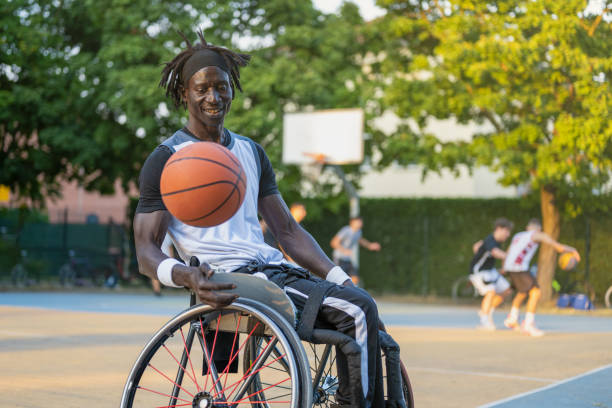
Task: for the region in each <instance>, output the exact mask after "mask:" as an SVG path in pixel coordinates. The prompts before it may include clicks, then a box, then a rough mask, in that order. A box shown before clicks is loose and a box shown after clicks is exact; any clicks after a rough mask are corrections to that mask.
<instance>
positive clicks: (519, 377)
mask: <svg viewBox="0 0 612 408" xmlns="http://www.w3.org/2000/svg"><path fill="white" fill-rule="evenodd" d="M406 368H407V369H408V372H410V371H425V372H429V373H440V374H465V375H475V376H479V377H493V378H505V379H508V380H522V381H537V382H545V383H554V382H555V381H558V380H554V379H552V378H539V377H525V376H522V375H512V374H501V373H486V372H482V371H464V370H451V369H446V368H426V367H412V366H408V367H406Z"/></svg>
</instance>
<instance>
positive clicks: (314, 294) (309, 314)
mask: <svg viewBox="0 0 612 408" xmlns="http://www.w3.org/2000/svg"><path fill="white" fill-rule="evenodd" d="M334 286H335V283H331V282H328V281H324V280H322V281H320V282H318V283H317V284H316V285H315V287H314V288H313V289H312V291H311V292H310V293H309V294H308V300H307V301H306V304H305V305H304V309H303V310H302V317H301V318H300V322H299V323H298V329H297V333H298V335H299V336H300V338H301V339H302V340H306V341H311V340H312V331H313V330H314V324H315V320H316V319H317V315H318V314H319V309H321V304H323V299H325V296H326V295H327V293H328V292H329V291H330V290H331V289H332V288H333V287H334Z"/></svg>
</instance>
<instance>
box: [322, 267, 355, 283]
mask: <svg viewBox="0 0 612 408" xmlns="http://www.w3.org/2000/svg"><path fill="white" fill-rule="evenodd" d="M349 279H351V277H350V276H348V275H347V274H346V272H344V271H343V270H342V268H341V267H339V266H334V267H333V268H331V269H330V270H329V272H327V276H326V277H325V280H326V281H328V282H333V283H335V284H337V285H342V284H343V283H344V282H346V281H347V280H349Z"/></svg>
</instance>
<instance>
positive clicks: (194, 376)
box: [180, 327, 201, 392]
mask: <svg viewBox="0 0 612 408" xmlns="http://www.w3.org/2000/svg"><path fill="white" fill-rule="evenodd" d="M180 330H181V338H182V339H183V346H185V352H186V353H187V361H189V366H190V367H191V372H192V373H193V378H194V379H195V378H196V375H195V371H194V369H193V364H191V356H190V355H189V350H188V349H187V343H186V342H185V335H184V333H183V328H182V327H181V329H180ZM190 346H191V345H190ZM195 384H196V388H197V389H198V392H200V391H201V389H200V385H199V384H198V382H197V381H196V382H195Z"/></svg>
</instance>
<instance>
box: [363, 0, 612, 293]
mask: <svg viewBox="0 0 612 408" xmlns="http://www.w3.org/2000/svg"><path fill="white" fill-rule="evenodd" d="M378 3H379V5H381V6H383V7H385V8H386V9H387V11H388V13H387V15H386V16H385V17H384V18H383V19H381V20H380V21H379V22H378V24H377V25H378V30H379V32H380V34H379V37H380V40H381V41H380V42H379V43H378V44H379V50H380V51H381V52H383V53H384V54H383V55H384V58H382V59H379V60H380V62H379V63H378V64H376V67H377V68H378V70H377V72H378V73H379V74H380V76H381V77H382V78H384V79H386V80H387V81H388V83H389V85H388V86H387V87H386V88H385V95H384V97H383V98H382V100H381V101H380V109H381V111H382V110H384V109H391V110H393V111H394V112H395V113H396V114H397V115H398V116H399V117H400V118H411V119H413V122H412V124H411V125H410V126H408V125H405V126H403V127H401V128H400V129H399V130H398V132H396V133H395V134H393V135H391V136H390V137H386V138H384V137H383V135H381V134H378V135H377V138H376V140H375V141H376V143H377V146H378V148H379V149H380V150H381V151H382V153H383V162H382V164H383V165H384V164H386V163H389V162H391V161H398V162H400V163H414V162H417V163H422V164H424V165H425V166H426V168H427V169H430V170H439V169H441V168H444V167H450V168H453V169H457V167H458V165H459V164H467V165H469V166H473V165H486V166H489V167H490V168H491V169H493V170H496V171H500V172H501V174H502V175H501V178H500V180H499V181H500V182H501V183H502V184H503V185H514V186H520V185H523V186H528V187H529V188H530V190H531V191H532V192H533V193H532V194H534V195H539V200H540V205H541V212H542V219H543V227H544V231H545V232H547V233H549V234H550V235H551V236H552V237H553V238H558V236H559V232H560V224H561V220H560V216H561V214H563V213H565V214H567V215H569V216H575V215H577V214H578V213H580V212H591V211H595V210H596V209H608V208H609V207H610V189H609V185H610V184H609V183H610V174H611V171H612V125H611V123H612V122H611V121H610V108H611V107H612V93H611V87H610V78H611V77H612V57H611V56H612V31H611V26H610V23H609V22H610V17H611V15H610V11H611V9H612V8H611V6H610V5H607V6H604V9H603V10H601V9H599V10H595V9H594V7H593V5H591V6H589V7H586V6H587V4H586V2H585V1H584V0H567V1H555V0H539V1H529V0H503V1H496V2H490V1H478V0H451V1H447V2H438V1H437V0H433V1H420V2H407V1H397V0H379V2H378ZM585 7H586V9H585ZM605 7H607V8H605ZM450 117H454V118H456V120H457V121H458V122H460V123H467V122H476V123H488V124H489V126H490V127H491V129H492V130H491V131H490V132H487V133H483V134H478V135H474V138H473V141H472V142H471V143H465V142H464V143H441V142H440V141H439V140H437V139H436V138H435V137H434V136H433V135H430V134H426V133H425V132H424V131H423V129H424V126H425V125H426V124H427V122H428V121H429V120H431V119H432V118H450ZM555 259H556V254H555V253H554V250H553V249H552V248H549V247H548V246H545V247H543V248H542V250H541V251H540V258H539V274H538V280H539V282H540V285H541V287H542V290H543V299H545V300H548V299H550V297H551V282H552V279H553V276H554V270H555Z"/></svg>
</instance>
